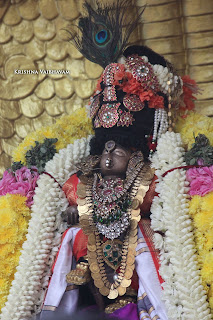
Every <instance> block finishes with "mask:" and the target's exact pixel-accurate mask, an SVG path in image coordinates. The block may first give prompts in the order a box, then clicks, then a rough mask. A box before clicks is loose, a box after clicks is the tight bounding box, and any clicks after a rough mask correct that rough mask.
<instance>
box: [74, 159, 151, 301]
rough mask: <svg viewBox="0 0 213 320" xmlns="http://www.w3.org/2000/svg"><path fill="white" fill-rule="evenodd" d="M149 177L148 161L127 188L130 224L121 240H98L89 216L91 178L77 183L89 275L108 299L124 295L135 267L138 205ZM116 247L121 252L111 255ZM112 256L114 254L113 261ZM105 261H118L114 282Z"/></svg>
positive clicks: (99, 238)
mask: <svg viewBox="0 0 213 320" xmlns="http://www.w3.org/2000/svg"><path fill="white" fill-rule="evenodd" d="M152 178H153V170H152V169H151V168H150V166H149V165H148V164H144V165H143V167H142V169H141V171H140V172H139V174H138V175H137V177H136V178H135V181H134V183H133V185H132V188H131V191H130V197H131V199H133V201H132V205H131V208H129V209H128V212H129V215H130V226H129V228H128V230H127V232H126V235H125V237H124V241H123V242H121V241H120V240H119V239H114V240H107V241H106V242H103V241H102V240H101V237H100V234H99V232H98V231H97V229H96V226H95V224H94V222H93V219H92V215H93V202H92V201H93V197H92V182H90V183H88V184H87V185H85V184H83V183H79V184H78V187H77V196H78V199H77V203H78V211H79V216H80V225H81V228H82V229H83V231H84V233H85V234H87V235H88V244H87V253H88V261H89V267H90V271H91V276H92V278H93V280H94V284H95V286H96V287H97V288H99V291H100V293H101V294H102V295H103V296H107V297H108V298H109V299H115V298H117V296H118V295H119V296H122V295H124V294H125V293H126V288H127V287H129V286H130V284H131V277H132V274H133V271H134V268H135V255H136V250H135V249H136V246H137V226H138V222H139V221H140V205H141V204H142V202H143V199H144V196H145V194H146V192H147V191H148V189H149V185H150V183H151V180H152ZM121 248H122V249H121ZM114 249H115V250H114ZM113 250H114V251H113ZM119 251H120V252H121V255H120V256H117V257H113V256H114V255H117V254H115V252H119ZM108 253H109V254H108ZM113 258H115V259H114V261H113ZM116 259H117V260H116ZM110 260H112V261H110ZM119 260H120V261H119ZM116 261H117V262H118V263H117V262H116ZM105 263H106V264H108V265H109V266H110V267H111V268H112V269H114V270H116V269H117V268H118V266H119V265H120V268H119V273H118V274H116V277H115V278H114V279H113V283H112V282H110V281H109V280H108V277H107V274H106V270H105ZM113 263H114V264H113Z"/></svg>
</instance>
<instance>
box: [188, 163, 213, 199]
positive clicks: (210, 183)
mask: <svg viewBox="0 0 213 320" xmlns="http://www.w3.org/2000/svg"><path fill="white" fill-rule="evenodd" d="M186 178H187V180H188V181H189V182H190V190H189V194H190V195H191V196H194V195H199V196H204V195H205V194H207V193H209V192H211V191H213V166H210V167H203V168H196V167H195V168H191V169H189V170H188V171H187V173H186Z"/></svg>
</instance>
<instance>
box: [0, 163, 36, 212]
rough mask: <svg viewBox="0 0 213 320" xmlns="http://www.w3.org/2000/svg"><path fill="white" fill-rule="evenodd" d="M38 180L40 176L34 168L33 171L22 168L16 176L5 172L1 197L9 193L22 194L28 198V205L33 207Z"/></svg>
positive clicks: (0, 182)
mask: <svg viewBox="0 0 213 320" xmlns="http://www.w3.org/2000/svg"><path fill="white" fill-rule="evenodd" d="M38 178H39V174H38V172H37V169H36V168H35V167H32V168H31V170H30V169H28V168H27V167H22V168H21V169H18V170H16V172H15V175H14V174H13V173H10V172H8V171H5V172H4V174H3V178H2V180H1V181H0V196H3V195H5V194H7V193H10V194H20V195H22V196H25V197H27V201H26V205H27V206H28V207H31V206H32V204H33V196H34V193H35V187H36V183H37V180H38Z"/></svg>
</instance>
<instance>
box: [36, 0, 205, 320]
mask: <svg viewBox="0 0 213 320" xmlns="http://www.w3.org/2000/svg"><path fill="white" fill-rule="evenodd" d="M124 5H125V1H124V2H118V4H117V5H115V6H114V7H112V8H109V7H107V8H103V7H101V6H100V5H98V8H97V10H94V9H93V8H92V7H91V6H90V5H89V4H88V3H86V4H85V7H86V9H87V12H88V16H87V17H83V18H81V19H80V21H79V29H80V31H81V32H82V38H80V37H79V36H78V35H75V36H74V41H75V44H76V46H77V48H78V49H79V50H80V52H82V53H83V55H84V56H85V57H86V58H88V59H89V60H91V61H93V62H96V63H98V64H100V65H101V66H102V67H103V68H104V71H103V74H102V76H101V78H100V80H99V82H98V85H97V88H96V91H95V94H94V95H93V96H92V97H91V101H90V105H89V113H90V117H91V118H92V121H93V127H94V132H95V135H94V137H92V139H91V140H90V154H89V155H88V156H87V157H86V158H84V159H82V161H81V162H80V163H78V164H77V165H76V173H75V174H73V175H71V177H70V178H69V179H68V180H67V181H66V182H65V183H64V185H63V191H64V193H65V195H66V198H67V199H68V201H69V207H68V208H67V209H66V211H65V212H64V214H63V216H64V218H65V219H66V220H67V222H68V225H70V228H69V229H68V230H67V231H66V232H65V233H64V235H63V238H62V242H61V245H60V248H59V251H58V253H57V256H56V259H55V262H54V265H53V267H52V275H51V278H50V281H49V284H48V288H47V290H46V292H45V298H44V302H43V305H42V308H41V313H40V315H39V319H41V320H45V319H48V317H49V316H51V314H52V312H54V313H55V314H58V313H60V312H61V313H63V314H66V315H68V316H71V315H72V314H74V313H75V312H76V311H77V310H79V309H82V308H88V307H90V306H91V305H96V307H97V308H98V309H99V310H100V311H101V312H105V313H108V314H111V316H114V317H116V318H117V319H131V320H142V319H145V320H148V319H153V320H154V319H155V320H157V319H159V320H168V319H179V318H178V316H179V315H178V314H176V315H174V316H173V317H172V318H170V316H169V315H168V312H167V308H166V305H165V302H164V301H163V299H162V291H163V287H164V279H162V277H161V274H160V273H159V265H160V263H164V262H163V261H162V259H161V261H160V257H159V252H158V250H156V249H155V247H154V244H153V237H154V232H153V230H152V229H151V227H150V206H151V203H152V200H153V198H154V196H156V195H157V193H156V192H155V186H156V183H155V181H156V176H155V175H154V169H153V168H152V167H153V166H151V159H152V154H153V153H154V151H155V148H156V144H157V140H158V139H159V138H160V137H161V136H162V135H163V134H165V133H166V131H167V130H168V129H169V130H170V131H171V128H172V119H171V116H172V108H176V109H177V108H178V107H179V105H181V104H182V103H183V101H184V96H183V85H185V86H187V85H188V84H187V83H183V81H182V79H181V77H179V76H178V75H177V74H176V72H175V71H174V68H173V67H172V66H171V64H170V63H169V62H168V61H167V60H166V59H165V58H164V57H162V56H160V55H159V54H157V53H155V52H153V51H152V50H151V49H149V48H147V47H145V46H132V47H129V48H127V49H126V50H125V47H126V43H127V40H128V37H129V35H130V34H131V32H132V31H133V29H134V28H135V27H136V25H137V23H138V21H139V18H140V16H141V14H142V12H140V13H138V14H137V15H136V17H135V20H134V21H133V22H132V23H129V24H127V26H126V31H125V34H123V32H122V27H123V25H124V19H125V12H126V8H125V6H124ZM188 88H190V90H192V89H193V88H192V87H189V86H188ZM170 133H171V134H172V132H170ZM168 149H169V146H168ZM176 304H177V307H178V301H177V302H176ZM88 310H89V309H88ZM183 319H192V318H190V317H187V316H186V315H184V317H183ZM193 319H194V318H193ZM206 319H210V318H209V313H208V312H207V318H206Z"/></svg>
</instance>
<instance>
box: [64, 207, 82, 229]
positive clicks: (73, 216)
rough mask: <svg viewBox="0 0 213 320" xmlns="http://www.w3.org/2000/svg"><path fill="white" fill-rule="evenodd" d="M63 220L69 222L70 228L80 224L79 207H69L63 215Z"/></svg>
mask: <svg viewBox="0 0 213 320" xmlns="http://www.w3.org/2000/svg"><path fill="white" fill-rule="evenodd" d="M62 218H63V220H64V221H66V222H67V224H68V226H73V225H75V224H78V223H79V214H78V209H77V206H75V205H73V206H70V207H68V208H67V209H66V210H65V211H64V212H63V214H62Z"/></svg>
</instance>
